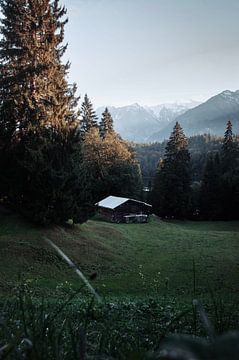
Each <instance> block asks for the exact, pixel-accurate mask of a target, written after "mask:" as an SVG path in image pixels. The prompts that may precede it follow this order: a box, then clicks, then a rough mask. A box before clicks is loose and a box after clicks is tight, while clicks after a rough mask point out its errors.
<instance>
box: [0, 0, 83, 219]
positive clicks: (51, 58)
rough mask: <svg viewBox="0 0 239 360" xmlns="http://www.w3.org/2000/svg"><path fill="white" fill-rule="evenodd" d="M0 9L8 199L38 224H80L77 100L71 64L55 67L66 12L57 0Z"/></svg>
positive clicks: (0, 121) (8, 1) (17, 0)
mask: <svg viewBox="0 0 239 360" xmlns="http://www.w3.org/2000/svg"><path fill="white" fill-rule="evenodd" d="M0 4H1V8H2V13H3V19H2V20H1V23H2V26H1V35H2V39H1V41H0V60H1V69H0V70H1V75H2V76H1V80H0V140H1V141H0V146H1V150H2V152H1V153H2V154H5V155H6V156H2V159H5V158H7V159H8V160H9V162H8V164H7V167H6V172H5V179H7V182H8V183H9V187H8V189H7V190H5V191H6V193H7V196H8V201H10V202H11V203H12V204H13V203H14V204H15V205H16V206H17V207H18V209H19V211H21V212H23V213H27V214H28V215H29V217H31V218H33V219H34V220H36V221H38V222H43V223H50V222H63V221H64V220H67V219H68V217H69V216H70V217H72V218H74V219H77V220H78V221H81V219H80V216H79V215H78V214H80V213H82V212H81V210H80V209H81V207H82V206H84V203H80V202H79V201H78V200H79V199H78V200H75V198H74V197H76V198H77V197H78V195H77V196H76V192H77V194H78V192H81V191H82V186H81V178H80V177H81V174H82V171H80V169H79V166H78V162H79V161H80V159H79V156H80V155H79V154H80V151H81V146H80V142H79V134H78V127H79V121H78V114H77V112H76V111H75V106H76V105H77V100H78V99H77V98H76V97H75V91H76V87H75V85H73V86H72V87H70V86H69V85H68V83H67V80H66V76H67V72H68V69H69V64H66V65H64V64H62V62H61V58H62V56H63V54H64V52H65V51H66V46H65V45H62V42H63V39H64V26H65V24H66V23H67V19H65V14H66V9H65V8H64V7H61V6H59V1H58V0H53V1H50V0H41V1H39V0H0ZM2 162H4V160H3V161H2ZM72 174H74V181H73V179H72V176H73V175H72ZM73 182H74V185H72V183H73ZM40 184H42V186H44V188H43V189H41V188H39V186H40ZM77 184H78V185H77ZM39 209H40V210H39ZM60 212H61V214H60ZM44 213H45V214H44ZM84 218H85V215H84Z"/></svg>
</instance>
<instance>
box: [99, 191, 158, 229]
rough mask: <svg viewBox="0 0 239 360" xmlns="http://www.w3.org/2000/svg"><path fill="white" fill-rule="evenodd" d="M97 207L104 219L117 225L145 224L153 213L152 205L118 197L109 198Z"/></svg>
mask: <svg viewBox="0 0 239 360" xmlns="http://www.w3.org/2000/svg"><path fill="white" fill-rule="evenodd" d="M96 206H97V207H98V213H99V214H100V215H101V216H102V217H104V218H105V219H107V220H110V221H112V222H116V223H145V222H148V219H149V215H150V214H151V212H152V205H150V204H147V203H145V202H143V201H139V200H135V199H129V198H123V197H118V196H108V197H107V198H105V199H103V200H101V201H100V202H98V203H97V204H96Z"/></svg>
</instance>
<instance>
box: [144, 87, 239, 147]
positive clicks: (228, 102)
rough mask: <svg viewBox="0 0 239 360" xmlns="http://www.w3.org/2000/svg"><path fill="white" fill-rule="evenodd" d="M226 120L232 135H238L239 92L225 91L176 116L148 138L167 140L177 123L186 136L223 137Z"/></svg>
mask: <svg viewBox="0 0 239 360" xmlns="http://www.w3.org/2000/svg"><path fill="white" fill-rule="evenodd" d="M228 120H231V121H232V124H233V131H234V133H239V90H237V91H234V92H233V91H230V90H225V91H223V92H222V93H220V94H218V95H216V96H213V97H212V98H210V99H209V100H207V101H206V102H204V103H203V104H200V105H198V106H196V107H195V108H193V109H189V110H188V111H186V112H185V113H184V114H181V115H179V116H177V117H176V118H175V119H174V121H172V122H171V123H170V124H168V125H167V126H165V127H164V128H163V129H161V130H160V131H158V132H156V133H155V134H153V135H152V136H150V138H149V140H150V141H163V140H164V139H167V138H168V137H169V135H170V133H171V131H172V129H173V126H174V125H175V121H178V122H179V123H180V124H181V126H182V127H183V130H184V132H185V134H186V135H187V136H192V135H197V134H204V133H211V134H215V135H223V133H224V131H225V127H226V123H227V121H228Z"/></svg>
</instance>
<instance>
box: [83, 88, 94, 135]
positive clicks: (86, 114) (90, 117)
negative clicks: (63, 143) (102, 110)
mask: <svg viewBox="0 0 239 360" xmlns="http://www.w3.org/2000/svg"><path fill="white" fill-rule="evenodd" d="M97 127H98V124H97V116H96V114H95V111H94V108H93V104H92V103H91V101H90V99H89V97H88V95H87V94H85V96H84V101H83V103H82V105H81V123H80V131H81V134H82V137H83V138H84V136H85V135H86V133H87V132H88V131H89V130H90V129H91V128H97Z"/></svg>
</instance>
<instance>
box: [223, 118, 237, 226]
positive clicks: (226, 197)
mask: <svg viewBox="0 0 239 360" xmlns="http://www.w3.org/2000/svg"><path fill="white" fill-rule="evenodd" d="M221 163H222V165H221V177H220V183H221V195H220V196H221V197H222V209H223V214H222V218H223V219H226V220H230V219H239V211H238V208H239V144H238V141H236V138H235V136H234V134H233V131H232V123H231V121H228V122H227V126H226V131H225V134H224V139H223V145H222V151H221Z"/></svg>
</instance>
